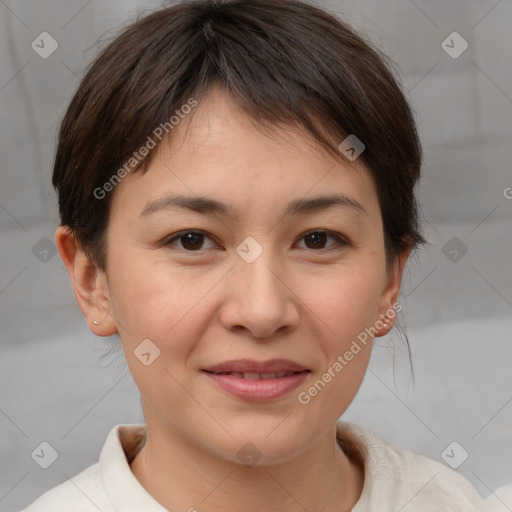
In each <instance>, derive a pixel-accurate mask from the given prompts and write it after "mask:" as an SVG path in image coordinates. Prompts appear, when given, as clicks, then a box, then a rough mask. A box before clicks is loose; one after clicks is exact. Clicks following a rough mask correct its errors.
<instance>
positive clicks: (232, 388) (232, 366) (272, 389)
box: [201, 359, 311, 402]
mask: <svg viewBox="0 0 512 512" xmlns="http://www.w3.org/2000/svg"><path fill="white" fill-rule="evenodd" d="M201 372H202V373H203V374H204V375H205V376H206V377H208V378H209V380H210V381H211V382H213V383H214V384H215V386H216V387H218V388H221V389H222V390H224V391H227V392H228V393H229V394H231V395H234V396H235V397H237V398H241V399H243V400H247V401H252V402H262V401H269V400H274V399H277V398H280V397H283V396H285V395H287V394H289V393H290V392H291V391H293V390H294V389H296V388H297V387H298V386H300V384H302V382H303V381H304V379H305V378H306V376H307V375H308V374H309V373H310V372H311V370H310V369H308V368H306V367H304V366H302V365H300V364H298V363H295V362H293V361H289V360H284V359H273V360H270V361H266V362H256V361H251V360H247V359H244V360H236V361H226V362H224V363H220V364H217V365H215V366H211V367H209V368H205V369H203V370H201Z"/></svg>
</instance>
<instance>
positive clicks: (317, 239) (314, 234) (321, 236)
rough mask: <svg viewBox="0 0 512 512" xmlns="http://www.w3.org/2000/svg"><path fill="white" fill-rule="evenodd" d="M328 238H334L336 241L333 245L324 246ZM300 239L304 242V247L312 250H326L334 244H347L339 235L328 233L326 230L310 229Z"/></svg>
mask: <svg viewBox="0 0 512 512" xmlns="http://www.w3.org/2000/svg"><path fill="white" fill-rule="evenodd" d="M329 238H332V239H335V240H336V243H335V244H334V245H330V246H327V247H325V244H326V243H327V240H329ZM302 239H304V241H305V243H306V249H313V250H326V249H327V250H328V249H332V248H334V247H336V245H338V246H343V245H348V244H347V242H346V241H345V240H343V239H342V238H341V237H340V236H338V235H335V234H334V233H329V232H328V231H319V230H318V231H310V232H309V233H307V234H305V235H304V236H303V237H302Z"/></svg>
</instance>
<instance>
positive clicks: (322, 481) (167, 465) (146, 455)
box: [130, 425, 364, 512]
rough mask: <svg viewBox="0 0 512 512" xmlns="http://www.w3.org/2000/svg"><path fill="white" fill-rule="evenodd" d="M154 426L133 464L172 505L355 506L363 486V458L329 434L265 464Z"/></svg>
mask: <svg viewBox="0 0 512 512" xmlns="http://www.w3.org/2000/svg"><path fill="white" fill-rule="evenodd" d="M153 427H154V426H152V428H149V425H148V431H147V440H146V444H145V445H144V447H143V448H142V449H141V450H140V451H139V453H138V454H137V456H136V457H135V458H134V460H133V461H132V462H131V464H130V467H131V470H132V472H133V474H134V475H135V477H136V478H137V479H138V480H139V482H140V483H141V484H142V486H143V487H144V488H145V489H146V490H147V492H148V493H149V494H151V496H153V497H154V499H155V500H156V501H158V502H159V503H160V504H161V505H162V506H163V507H165V508H167V509H168V510H186V511H190V512H194V510H195V509H197V510H207V511H208V512H221V511H225V510H227V509H238V510H244V511H247V512H253V511H254V512H256V511H258V512H260V511H261V510H266V511H269V512H274V511H276V512H277V511H279V512H299V511H300V512H303V511H304V510H308V511H310V512H313V511H333V512H334V511H336V512H343V511H347V512H348V511H350V510H352V508H353V506H354V505H355V504H356V502H357V500H358V499H359V497H360V495H361V491H362V487H363V480H364V471H363V468H362V464H361V463H360V462H357V461H355V460H350V459H349V458H348V456H347V455H346V454H345V453H344V452H343V450H342V449H341V448H340V446H339V445H338V443H337V441H336V429H335V425H334V426H333V429H332V430H331V431H329V433H328V435H326V436H324V437H323V438H322V439H319V440H318V443H316V444H315V445H314V446H313V447H311V448H310V449H309V450H307V451H306V452H304V453H302V454H301V455H300V456H299V457H297V458H295V459H293V460H289V461H287V462H284V463H282V464H277V465H273V466H265V467H258V466H254V467H246V466H244V465H241V464H237V463H233V462H231V461H229V460H226V459H219V458H218V457H216V456H214V455H212V454H211V453H209V452H207V451H206V450H203V449H202V448H201V447H198V446H197V445H194V444H192V443H190V441H188V440H187V439H183V438H181V437H180V436H178V435H176V434H175V433H172V432H169V430H168V429H163V430H161V429H160V428H159V427H157V428H156V429H155V428H153Z"/></svg>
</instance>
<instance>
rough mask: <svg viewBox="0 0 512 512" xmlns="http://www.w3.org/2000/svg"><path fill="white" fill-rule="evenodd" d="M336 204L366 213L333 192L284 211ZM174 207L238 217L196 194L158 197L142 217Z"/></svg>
mask: <svg viewBox="0 0 512 512" xmlns="http://www.w3.org/2000/svg"><path fill="white" fill-rule="evenodd" d="M334 206H341V207H345V208H350V209H352V210H354V211H356V212H357V213H363V214H366V210H365V209H364V208H363V205H362V204H361V203H360V202H359V201H357V200H356V199H354V198H353V197H350V196H347V195H345V194H333V195H327V196H318V197H312V198H309V199H306V198H299V199H294V200H293V201H291V202H290V203H288V205H287V207H286V210H285V212H284V215H285V216H291V215H299V214H306V213H314V212H318V211H322V210H327V209H328V208H332V207H334ZM173 208H183V209H188V210H191V211H193V212H196V213H200V214H202V215H224V216H226V217H232V218H237V217H238V215H236V214H235V211H234V209H233V208H232V207H231V206H229V205H227V204H224V203H222V202H220V201H216V200H215V199H210V198H208V197H202V196H196V197H190V196H168V197H163V198H161V199H156V200H155V201H152V202H150V203H148V204H147V205H146V207H145V208H144V210H143V211H142V213H141V214H140V217H146V216H149V215H151V214H153V213H156V212H160V211H162V210H169V209H173Z"/></svg>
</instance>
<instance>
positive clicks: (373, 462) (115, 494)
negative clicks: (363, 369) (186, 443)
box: [22, 421, 512, 512]
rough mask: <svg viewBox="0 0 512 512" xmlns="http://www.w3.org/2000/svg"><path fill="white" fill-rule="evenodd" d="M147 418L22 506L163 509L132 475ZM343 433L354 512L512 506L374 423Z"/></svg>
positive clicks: (509, 496)
mask: <svg viewBox="0 0 512 512" xmlns="http://www.w3.org/2000/svg"><path fill="white" fill-rule="evenodd" d="M144 436H145V425H144V424H130V425H129V424H121V425H117V426H116V427H114V428H113V429H112V430H111V431H110V433H109V435H108V437H107V440H106V442H105V444H104V446H103V449H102V450H101V454H100V458H99V462H97V463H96V464H93V465H92V466H90V467H88V468H87V469H85V470H84V471H82V472H81V473H79V474H78V475H76V476H74V477H72V478H71V479H70V480H68V481H66V482H64V483H62V484H60V485H58V486H56V487H54V488H53V489H50V490H49V491H47V492H46V493H44V494H43V495H42V496H40V497H39V498H38V499H37V500H36V501H34V502H33V503H32V504H31V505H29V506H28V507H27V508H25V509H24V510H23V511H22V512H58V511H61V510H66V511H70V510H72V511H73V512H98V510H101V511H102V512H114V511H115V512H142V511H144V512H164V511H165V510H166V509H165V508H164V507H163V506H161V505H160V504H159V503H158V502H157V501H156V500H155V499H154V498H153V497H152V496H151V495H150V494H149V493H148V492H147V491H146V490H145V489H144V487H142V485H141V484H140V483H139V481H138V480H137V479H136V478H135V476H134V475H133V473H132V471H131V469H130V465H129V461H131V460H132V459H133V458H134V457H135V455H136V454H137V451H138V450H139V449H140V447H141V445H142V442H143V440H144ZM337 437H338V442H339V443H340V446H341V447H342V448H343V449H344V450H345V452H346V453H347V455H348V456H349V457H359V458H360V460H361V461H362V463H363V464H364V473H365V475H364V485H363V491H362V494H361V497H360V498H359V500H358V502H357V503H356V505H355V506H354V507H353V508H352V512H395V511H396V512H398V511H400V512H440V511H443V512H452V511H453V512H477V511H478V512H512V485H510V486H508V485H507V486H503V487H500V488H499V489H498V490H497V491H495V493H493V494H491V495H490V496H489V497H488V498H486V499H483V498H482V497H481V496H480V495H479V494H478V492H477V491H476V489H475V488H474V487H473V486H472V484H471V483H470V482H469V480H467V479H466V478H465V477H463V476H462V475H461V474H459V473H457V472H456V471H454V470H453V469H451V468H449V467H448V466H445V465H444V464H442V463H440V462H437V461H435V460H433V459H430V458H428V457H425V456H423V455H419V454H416V453H413V452H411V451H409V450H407V449H404V448H399V447H396V446H392V445H390V444H388V443H386V442H385V441H384V440H383V439H382V438H381V437H380V436H378V435H377V434H375V433H374V432H372V431H371V430H369V429H366V428H364V427H362V426H360V425H357V424H355V423H350V422H346V421H338V423H337Z"/></svg>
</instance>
